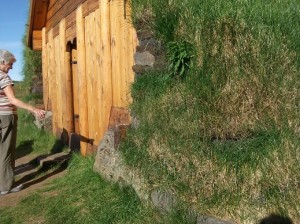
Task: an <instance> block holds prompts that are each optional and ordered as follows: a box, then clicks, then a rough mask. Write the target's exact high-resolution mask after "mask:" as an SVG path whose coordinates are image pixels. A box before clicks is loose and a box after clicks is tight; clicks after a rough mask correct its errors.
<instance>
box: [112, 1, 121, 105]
mask: <svg viewBox="0 0 300 224" xmlns="http://www.w3.org/2000/svg"><path fill="white" fill-rule="evenodd" d="M122 5H123V3H122V2H121V5H120V0H111V1H110V10H111V13H110V21H111V23H110V24H111V28H110V29H111V57H112V83H113V106H115V107H119V106H120V96H121V92H120V91H121V90H120V69H121V68H120V65H119V63H120V60H121V58H120V47H121V46H120V38H121V35H122V33H120V23H119V19H118V17H119V16H122V15H120V14H119V12H120V10H119V8H120V7H121V6H122Z"/></svg>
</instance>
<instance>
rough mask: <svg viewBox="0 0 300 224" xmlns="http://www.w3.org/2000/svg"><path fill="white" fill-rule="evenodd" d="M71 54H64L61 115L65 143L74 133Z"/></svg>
mask: <svg viewBox="0 0 300 224" xmlns="http://www.w3.org/2000/svg"><path fill="white" fill-rule="evenodd" d="M70 62H71V53H70V52H66V53H65V78H64V80H65V85H66V87H65V96H66V98H65V105H64V111H63V113H64V115H63V121H64V128H65V129H66V131H67V133H66V136H64V137H65V138H66V139H64V140H65V142H66V143H68V142H69V138H70V133H72V132H74V120H73V114H74V110H73V108H74V107H73V88H72V85H73V81H72V74H71V65H70Z"/></svg>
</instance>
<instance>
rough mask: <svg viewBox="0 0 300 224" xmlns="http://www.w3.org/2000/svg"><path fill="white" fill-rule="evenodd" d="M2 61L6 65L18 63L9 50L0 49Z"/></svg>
mask: <svg viewBox="0 0 300 224" xmlns="http://www.w3.org/2000/svg"><path fill="white" fill-rule="evenodd" d="M0 61H1V62H2V61H4V63H5V64H8V63H10V62H16V57H15V56H14V55H13V54H12V53H11V52H9V51H8V50H3V49H0Z"/></svg>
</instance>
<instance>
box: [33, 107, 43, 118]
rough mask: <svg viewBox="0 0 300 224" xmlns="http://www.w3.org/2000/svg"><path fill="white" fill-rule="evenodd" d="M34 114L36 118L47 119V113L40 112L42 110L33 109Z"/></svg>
mask: <svg viewBox="0 0 300 224" xmlns="http://www.w3.org/2000/svg"><path fill="white" fill-rule="evenodd" d="M33 114H34V116H35V117H36V118H38V119H40V120H41V119H43V118H44V117H45V114H46V111H44V110H40V109H37V108H33Z"/></svg>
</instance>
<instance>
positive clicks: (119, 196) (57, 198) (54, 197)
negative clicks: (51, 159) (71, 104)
mask: <svg viewBox="0 0 300 224" xmlns="http://www.w3.org/2000/svg"><path fill="white" fill-rule="evenodd" d="M93 164H94V158H93V157H92V156H91V157H85V158H83V157H82V156H80V155H77V154H74V155H73V156H72V159H71V161H70V162H69V165H68V171H67V175H66V176H64V177H63V178H60V179H57V180H55V181H54V182H52V183H51V185H50V186H48V187H47V188H45V189H43V190H40V191H38V192H36V193H33V194H31V195H30V196H28V197H26V198H25V199H23V200H22V201H21V202H20V203H19V204H18V205H17V206H16V207H11V208H4V209H0V212H1V216H0V222H1V223H3V224H4V223H29V222H31V223H32V222H33V223H107V224H111V223H120V224H121V223H141V224H142V223H174V224H176V223H178V224H179V223H188V222H186V221H185V220H184V219H183V218H181V216H179V215H180V213H177V214H174V215H170V216H165V217H162V216H161V215H160V214H159V213H158V212H157V211H155V210H154V209H153V208H151V207H147V206H146V205H144V204H143V203H141V201H140V200H139V198H138V197H137V195H136V194H135V192H134V191H133V190H132V189H131V188H130V187H120V186H118V185H116V184H110V183H108V182H106V181H105V180H103V179H102V178H101V176H100V175H99V174H97V173H95V172H94V171H93Z"/></svg>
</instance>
